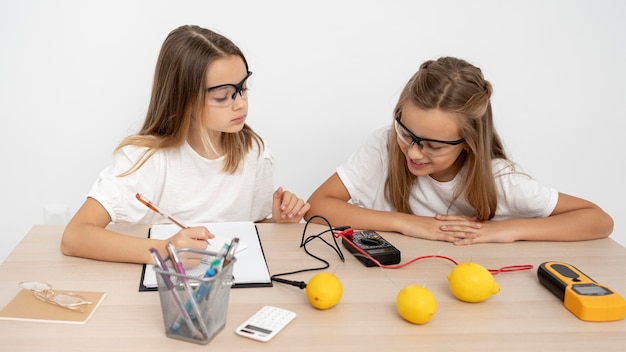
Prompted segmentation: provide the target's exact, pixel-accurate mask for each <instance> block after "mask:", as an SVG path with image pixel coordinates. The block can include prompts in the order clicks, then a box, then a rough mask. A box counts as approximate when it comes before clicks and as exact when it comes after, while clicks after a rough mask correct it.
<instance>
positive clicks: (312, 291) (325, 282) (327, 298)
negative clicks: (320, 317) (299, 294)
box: [306, 272, 343, 309]
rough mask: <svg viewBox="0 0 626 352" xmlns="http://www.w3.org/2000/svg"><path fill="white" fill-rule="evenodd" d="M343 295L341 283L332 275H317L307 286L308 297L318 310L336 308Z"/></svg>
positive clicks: (323, 273)
mask: <svg viewBox="0 0 626 352" xmlns="http://www.w3.org/2000/svg"><path fill="white" fill-rule="evenodd" d="M342 293H343V286H341V281H339V278H338V277H337V276H335V275H333V274H331V273H327V272H322V273H319V274H315V275H313V277H312V278H311V279H310V280H309V282H308V283H307V284H306V296H307V298H308V299H309V302H311V305H313V307H315V308H317V309H328V308H331V307H334V306H335V305H336V304H337V303H339V300H340V299H341V294H342Z"/></svg>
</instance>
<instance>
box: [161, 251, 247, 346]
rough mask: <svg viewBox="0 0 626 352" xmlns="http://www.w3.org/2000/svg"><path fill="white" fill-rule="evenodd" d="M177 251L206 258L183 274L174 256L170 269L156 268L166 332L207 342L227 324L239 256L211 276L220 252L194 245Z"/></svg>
mask: <svg viewBox="0 0 626 352" xmlns="http://www.w3.org/2000/svg"><path fill="white" fill-rule="evenodd" d="M176 252H177V254H178V256H179V257H181V258H184V257H185V256H189V255H191V256H194V257H198V258H203V259H202V260H201V263H200V265H198V266H196V267H193V268H189V269H187V270H186V273H185V274H179V273H177V272H176V271H175V270H174V269H173V265H174V263H172V261H171V258H170V257H167V258H165V263H166V264H167V266H168V268H169V270H168V271H164V270H161V269H160V268H157V267H156V266H155V267H154V270H155V272H156V274H157V275H156V276H157V283H158V289H159V297H160V299H161V309H162V311H163V324H164V326H165V335H166V336H167V337H170V338H173V339H179V340H184V341H188V342H193V343H197V344H207V343H208V342H209V341H211V339H212V338H213V337H215V335H217V334H218V333H219V332H220V331H221V330H222V329H223V328H224V325H226V314H227V311H228V299H229V297H230V288H231V286H232V284H233V266H234V264H235V262H236V258H232V260H231V261H230V262H229V263H227V264H226V265H224V266H223V267H221V268H218V270H216V272H215V273H214V276H210V274H211V271H210V270H209V268H211V267H212V266H214V265H215V259H217V258H216V255H217V254H216V253H214V252H209V251H201V250H196V249H191V248H181V249H178V250H177V251H176ZM207 271H209V273H208V275H207Z"/></svg>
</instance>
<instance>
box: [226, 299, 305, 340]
mask: <svg viewBox="0 0 626 352" xmlns="http://www.w3.org/2000/svg"><path fill="white" fill-rule="evenodd" d="M295 317H296V313H295V312H292V311H290V310H287V309H283V308H278V307H273V306H264V307H262V308H261V309H259V310H258V311H257V312H256V313H254V314H253V315H252V316H251V317H250V318H248V320H246V321H245V322H243V323H242V324H241V325H239V326H238V327H237V329H235V332H236V333H237V335H241V336H244V337H248V338H251V339H254V340H258V341H263V342H265V341H269V340H270V339H271V338H272V337H274V336H275V335H276V334H278V332H279V331H281V330H282V329H283V328H284V327H285V326H287V324H289V322H290V321H292V320H293V318H295Z"/></svg>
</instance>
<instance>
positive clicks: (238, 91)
mask: <svg viewBox="0 0 626 352" xmlns="http://www.w3.org/2000/svg"><path fill="white" fill-rule="evenodd" d="M251 75H252V71H248V73H247V74H246V77H244V78H243V79H242V80H241V82H239V83H237V84H232V83H225V84H220V85H218V86H213V87H209V88H205V89H204V91H205V92H207V93H208V92H210V91H212V90H216V89H220V88H224V87H233V88H235V93H233V95H232V96H231V97H230V98H231V99H232V100H231V102H230V104H226V105H224V106H229V105H232V103H233V102H234V101H235V99H236V97H237V94H239V95H240V96H241V97H242V98H243V99H247V96H246V97H244V90H246V91H247V90H248V89H249V88H248V87H246V88H244V87H243V85H244V84H245V83H246V81H247V80H248V78H249V77H250V76H251ZM246 95H247V94H246ZM209 105H211V104H209ZM217 106H220V105H217Z"/></svg>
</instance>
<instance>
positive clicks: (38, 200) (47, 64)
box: [0, 0, 626, 261]
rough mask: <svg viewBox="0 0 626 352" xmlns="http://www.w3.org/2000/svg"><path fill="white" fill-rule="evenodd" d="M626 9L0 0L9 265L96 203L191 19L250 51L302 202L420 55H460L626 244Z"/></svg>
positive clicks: (334, 0)
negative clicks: (35, 235) (27, 238)
mask: <svg viewBox="0 0 626 352" xmlns="http://www.w3.org/2000/svg"><path fill="white" fill-rule="evenodd" d="M625 14H626V3H625V2H621V1H619V0H615V1H608V0H601V1H591V0H589V1H580V0H578V1H574V0H567V1H566V0H563V1H556V0H531V1H529V0H525V1H499V0H493V1H486V0H485V1H464V0H456V1H436V2H435V1H408V0H407V1H392V0H385V1H365V0H361V1H339V0H331V1H326V0H317V1H309V2H306V3H305V2H299V1H268V0H266V1H242V0H239V1H151V0H145V1H79V0H77V1H67V0H64V1H63V0H57V1H45V0H19V1H18V0H15V1H8V0H0V51H1V54H0V153H1V155H2V158H1V160H2V165H3V166H2V173H1V174H0V177H1V179H0V185H1V186H0V187H2V189H1V193H0V214H1V215H0V216H1V219H0V221H1V222H2V224H3V228H2V233H0V241H1V246H0V261H2V260H4V258H5V257H6V256H7V255H8V253H10V251H11V250H12V249H13V248H14V247H15V246H16V245H17V243H18V242H19V241H20V240H21V238H22V237H23V236H24V234H26V232H27V231H28V230H29V229H30V228H31V226H32V225H33V224H40V223H43V222H44V215H43V209H44V207H51V208H54V207H55V206H56V205H57V204H59V205H60V206H61V209H63V207H67V209H69V212H70V213H72V214H73V213H74V212H75V211H76V210H77V209H78V207H79V206H80V204H82V202H83V200H84V196H85V194H86V192H87V190H88V189H89V187H90V186H91V184H92V182H93V181H94V179H95V178H96V176H97V174H98V172H99V171H100V170H101V169H102V168H103V167H104V166H106V165H107V164H108V162H109V160H110V156H111V152H112V150H113V148H114V147H115V146H116V144H117V143H118V142H119V141H120V139H121V138H122V137H124V136H125V135H126V134H128V133H132V132H134V131H136V130H137V128H138V126H139V125H140V123H141V121H142V120H143V115H144V112H145V109H146V106H147V101H148V96H149V90H150V87H151V79H152V74H153V69H154V64H155V61H156V57H157V53H158V50H159V48H160V45H161V43H162V41H163V39H164V38H165V36H166V35H167V33H168V32H169V31H170V30H172V29H173V28H175V27H177V26H179V25H181V24H199V25H201V26H205V27H208V28H212V29H214V30H217V31H219V32H221V33H223V34H225V35H226V36H228V37H230V38H231V39H232V40H233V41H234V42H235V43H237V44H238V45H239V46H240V47H241V48H242V50H243V51H244V53H245V54H246V55H247V57H248V60H249V62H250V65H251V69H252V71H254V76H253V78H254V81H253V84H254V86H253V91H252V96H251V98H250V104H251V105H250V114H249V120H248V122H249V123H250V124H251V126H252V127H253V128H255V129H256V130H257V131H258V132H260V134H261V135H262V136H263V137H264V138H265V140H266V141H267V142H268V143H269V144H270V145H271V146H272V148H273V150H274V153H275V155H276V157H277V160H278V165H277V180H276V182H277V184H281V185H284V186H286V187H287V188H288V189H290V190H293V191H295V192H296V193H298V194H299V195H300V196H302V197H304V198H307V197H308V196H309V195H310V193H311V192H312V191H313V190H314V189H315V188H316V187H317V185H318V184H320V183H321V182H322V181H323V180H325V179H326V177H328V176H329V175H330V174H331V173H332V172H333V171H334V168H335V166H336V165H337V164H339V163H340V162H342V161H343V160H345V159H346V158H347V157H348V155H349V154H350V153H351V152H352V151H353V149H354V148H355V147H356V145H358V144H360V143H361V142H362V141H363V139H364V138H365V136H366V135H367V134H368V133H369V132H371V131H372V130H373V129H375V128H377V127H379V126H382V125H385V124H387V123H388V122H389V121H390V119H391V110H392V107H393V105H394V103H395V100H396V98H397V95H398V93H399V91H400V89H401V88H402V86H403V85H404V83H405V82H406V80H407V79H408V78H409V76H410V75H411V74H412V73H413V72H414V71H415V70H416V69H417V67H418V65H419V64H420V63H421V62H422V61H424V60H426V59H431V58H436V57H438V56H442V55H453V56H459V57H462V58H465V59H467V60H469V61H471V62H473V63H475V64H477V65H479V66H480V67H482V68H483V72H484V74H485V76H486V77H487V78H488V79H489V80H490V81H491V82H492V83H493V85H494V87H495V95H494V97H493V105H494V110H495V116H496V123H497V127H498V128H499V131H500V133H501V135H502V137H503V138H504V140H505V144H506V146H507V148H508V151H509V152H510V155H511V156H512V158H513V159H515V160H516V161H518V162H520V163H522V164H524V165H525V166H526V167H527V168H529V169H530V170H532V171H533V172H534V175H535V176H536V177H537V178H539V179H540V180H541V181H542V182H544V183H546V184H549V185H552V186H554V187H556V188H557V189H559V190H560V191H562V192H565V193H570V194H573V195H577V196H580V197H583V198H587V199H589V200H591V201H593V202H596V203H597V204H599V205H600V206H602V207H603V208H604V209H606V210H607V211H608V212H609V213H610V214H611V215H612V216H613V217H614V219H615V223H616V225H615V231H614V234H613V235H612V237H613V238H614V239H616V240H618V241H619V242H621V243H622V244H624V245H626V229H625V228H624V224H623V222H622V219H623V215H624V211H623V210H622V208H621V202H622V199H624V198H625V196H626V191H625V187H624V186H623V181H624V179H625V177H624V176H626V175H625V171H624V170H625V168H624V166H623V162H624V161H625V158H624V156H623V154H622V152H623V151H624V150H625V148H624V144H623V136H624V129H623V127H624V122H623V119H624V117H625V112H624V108H623V100H624V93H625V92H626V69H625V68H624V63H625V62H626V45H625V44H626V40H625V39H626V38H625V37H626V22H624V21H623V17H624V15H625ZM67 216H69V215H67ZM61 219H62V220H63V216H61ZM48 221H51V222H53V221H57V220H55V219H52V220H48Z"/></svg>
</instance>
